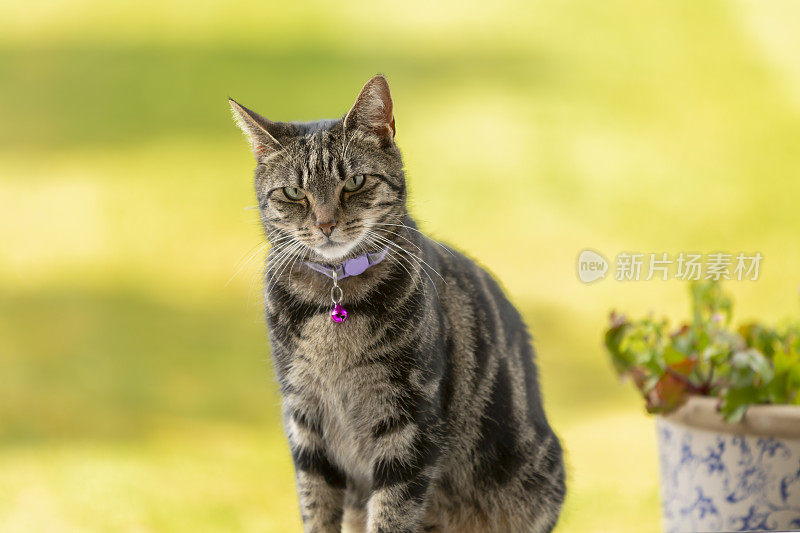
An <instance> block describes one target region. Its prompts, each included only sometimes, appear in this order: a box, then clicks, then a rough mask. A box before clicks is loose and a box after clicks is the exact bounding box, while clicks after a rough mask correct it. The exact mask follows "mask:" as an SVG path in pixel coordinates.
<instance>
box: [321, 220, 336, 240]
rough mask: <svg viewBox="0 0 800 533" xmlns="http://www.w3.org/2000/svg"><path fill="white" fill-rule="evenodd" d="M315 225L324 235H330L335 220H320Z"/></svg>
mask: <svg viewBox="0 0 800 533" xmlns="http://www.w3.org/2000/svg"><path fill="white" fill-rule="evenodd" d="M317 227H318V228H319V229H320V230H321V231H322V233H323V234H324V235H325V236H326V237H330V236H331V233H333V229H334V228H335V227H336V221H335V220H329V221H328V222H320V223H319V224H317Z"/></svg>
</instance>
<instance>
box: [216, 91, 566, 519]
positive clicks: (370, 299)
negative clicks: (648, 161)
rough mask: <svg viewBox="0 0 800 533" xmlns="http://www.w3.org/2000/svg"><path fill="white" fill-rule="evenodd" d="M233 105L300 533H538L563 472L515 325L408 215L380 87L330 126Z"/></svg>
mask: <svg viewBox="0 0 800 533" xmlns="http://www.w3.org/2000/svg"><path fill="white" fill-rule="evenodd" d="M230 104H231V106H232V108H233V111H234V117H235V119H236V121H237V122H238V124H239V126H240V127H241V128H242V129H243V130H244V132H245V134H246V135H247V136H248V138H249V140H250V141H251V143H252V147H253V152H254V153H255V157H256V161H257V166H256V171H255V188H256V196H257V198H258V202H259V208H260V215H261V220H262V222H263V226H264V229H265V230H266V234H267V239H268V240H269V241H270V242H271V244H272V248H271V251H270V253H269V255H268V258H267V270H266V272H265V276H264V283H265V301H266V315H267V324H268V327H269V337H270V342H271V345H272V357H273V360H274V364H275V370H276V373H277V377H278V382H279V384H280V389H281V392H282V395H283V418H284V425H285V429H286V434H287V436H288V438H289V444H290V448H291V454H292V457H293V459H294V464H295V470H296V480H297V490H298V494H299V499H300V512H301V516H302V520H303V524H304V527H305V531H308V532H315V533H316V532H333V531H337V532H338V531H341V530H342V528H343V527H344V528H345V530H350V531H368V532H371V533H377V532H421V531H441V532H459V533H460V532H470V531H481V532H483V531H498V532H522V531H549V530H551V529H552V528H553V526H554V524H555V522H556V520H557V518H558V515H559V511H560V509H561V504H562V501H563V499H564V494H565V482H564V477H565V476H564V465H563V461H562V452H561V446H560V444H559V441H558V438H557V437H556V435H555V434H554V433H553V430H552V429H551V428H550V426H549V425H548V423H547V419H546V417H545V414H544V411H543V409H542V401H541V396H540V392H539V386H538V378H537V371H536V367H535V365H534V355H533V349H532V347H531V343H530V338H529V335H528V332H527V330H526V327H525V324H524V323H523V321H522V318H521V317H520V314H519V313H518V312H517V310H516V309H515V308H514V307H513V306H512V305H511V303H510V302H509V301H508V300H507V299H506V297H505V296H504V295H503V292H502V290H501V289H500V287H499V286H498V284H497V282H496V281H495V280H494V279H493V278H492V276H491V275H490V274H488V273H487V272H486V271H485V270H483V269H482V268H481V267H479V266H478V265H476V264H475V263H474V262H473V261H471V260H470V259H468V258H466V257H465V256H463V255H461V254H460V253H459V252H457V251H455V250H453V249H451V248H449V247H447V246H445V245H443V244H440V243H438V242H436V241H433V240H431V239H429V238H428V237H425V236H424V235H423V234H422V233H421V232H420V231H419V230H418V229H417V226H416V225H415V223H414V221H413V220H412V219H411V217H410V216H409V214H408V212H407V211H406V193H407V189H406V182H405V176H404V174H403V161H402V158H401V156H400V150H398V148H397V145H396V144H395V140H394V136H395V122H394V115H393V104H392V99H391V96H390V94H389V85H388V84H387V82H386V79H385V78H384V77H383V76H375V77H373V78H372V79H370V80H369V81H368V82H367V84H366V85H364V88H363V89H362V90H361V93H360V94H359V95H358V98H357V99H356V102H355V104H354V105H353V107H352V108H351V109H350V111H349V112H348V113H347V114H346V115H345V116H344V118H341V119H337V120H321V121H318V122H306V123H299V122H291V123H286V122H273V121H271V120H268V119H266V118H264V117H262V116H260V115H258V114H256V113H254V112H253V111H250V110H249V109H247V108H245V107H243V106H241V105H239V104H238V103H236V102H235V101H233V100H230ZM465 155H466V154H465ZM487 186H488V184H487ZM489 222H490V221H487V223H489ZM332 300H333V301H334V303H337V304H338V305H336V306H335V310H334V312H333V314H331V309H332V307H334V306H333V304H332ZM345 315H346V316H345Z"/></svg>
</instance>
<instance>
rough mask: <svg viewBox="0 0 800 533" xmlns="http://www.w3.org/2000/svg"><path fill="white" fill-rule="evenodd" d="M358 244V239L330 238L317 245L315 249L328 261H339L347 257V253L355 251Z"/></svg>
mask: <svg viewBox="0 0 800 533" xmlns="http://www.w3.org/2000/svg"><path fill="white" fill-rule="evenodd" d="M356 244H357V239H356V240H352V241H349V242H337V241H334V240H332V239H328V240H327V241H325V242H324V243H322V244H320V245H318V246H315V247H314V251H316V252H317V253H318V254H319V255H321V256H322V257H324V258H325V259H327V260H328V261H337V260H341V259H344V258H345V257H347V255H348V254H349V253H350V252H352V251H353V248H355V246H356Z"/></svg>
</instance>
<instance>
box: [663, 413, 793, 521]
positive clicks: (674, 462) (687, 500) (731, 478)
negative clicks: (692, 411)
mask: <svg viewBox="0 0 800 533" xmlns="http://www.w3.org/2000/svg"><path fill="white" fill-rule="evenodd" d="M798 413H800V408H798ZM685 422H686V420H685V417H684V419H683V420H681V419H680V417H658V421H657V431H658V447H659V461H660V466H661V502H662V514H663V523H664V531H666V532H668V533H673V532H684V531H750V530H777V529H782V530H787V529H800V438H787V437H786V436H780V437H777V436H769V435H766V434H761V435H759V434H749V435H748V434H742V433H733V432H727V431H721V430H719V429H716V428H711V429H707V428H700V427H697V425H689V424H687V423H685ZM798 423H799V424H800V422H798ZM797 429H798V430H800V425H798V428H797Z"/></svg>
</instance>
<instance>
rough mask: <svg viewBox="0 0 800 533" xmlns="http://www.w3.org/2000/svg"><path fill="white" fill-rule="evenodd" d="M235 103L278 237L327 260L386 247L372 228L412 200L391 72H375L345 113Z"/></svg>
mask: <svg viewBox="0 0 800 533" xmlns="http://www.w3.org/2000/svg"><path fill="white" fill-rule="evenodd" d="M230 104H231V107H232V108H233V113H234V118H235V119H236V122H237V123H238V124H239V126H240V127H241V128H242V130H243V131H244V132H245V134H246V135H247V137H248V138H249V140H250V141H251V143H252V146H253V153H254V154H255V157H256V161H257V167H256V173H255V185H256V196H257V198H258V204H259V208H260V210H261V219H262V221H263V224H264V227H265V230H266V231H267V235H268V238H269V239H270V240H271V241H272V242H273V243H275V244H276V245H277V244H278V243H286V242H291V243H292V244H293V245H294V246H295V248H297V250H295V253H298V252H308V253H309V256H310V257H311V258H313V259H315V260H322V261H326V262H336V261H341V260H342V259H345V258H347V257H352V256H354V255H359V254H362V253H364V252H365V251H375V250H376V249H377V248H381V247H382V246H380V242H379V237H374V235H376V233H375V232H372V233H370V230H371V229H373V228H374V227H375V225H376V224H380V223H401V222H400V220H401V219H402V217H403V215H404V214H405V200H406V187H405V177H404V175H403V162H402V159H401V157H400V151H399V150H398V149H397V146H396V145H395V142H394V134H395V125H394V115H393V112H392V111H393V106H392V97H391V95H390V94H389V84H388V83H387V82H386V78H384V77H383V76H380V75H379V76H375V77H373V78H372V79H370V80H369V81H368V82H367V83H366V85H364V88H363V89H361V92H360V93H359V95H358V98H357V99H356V102H355V104H353V107H352V108H351V109H350V111H348V113H347V114H346V115H345V116H344V118H342V119H338V120H321V121H318V122H308V123H299V122H274V121H271V120H268V119H266V118H264V117H262V116H261V115H259V114H257V113H255V112H253V111H251V110H249V109H247V108H246V107H244V106H241V105H239V104H238V103H236V102H235V101H233V100H230ZM302 246H305V247H307V249H303V248H302Z"/></svg>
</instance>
